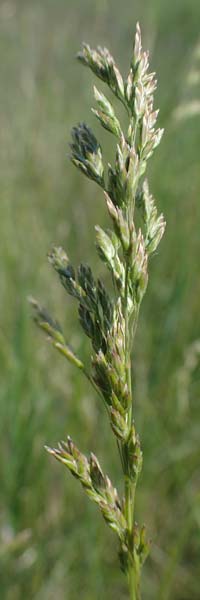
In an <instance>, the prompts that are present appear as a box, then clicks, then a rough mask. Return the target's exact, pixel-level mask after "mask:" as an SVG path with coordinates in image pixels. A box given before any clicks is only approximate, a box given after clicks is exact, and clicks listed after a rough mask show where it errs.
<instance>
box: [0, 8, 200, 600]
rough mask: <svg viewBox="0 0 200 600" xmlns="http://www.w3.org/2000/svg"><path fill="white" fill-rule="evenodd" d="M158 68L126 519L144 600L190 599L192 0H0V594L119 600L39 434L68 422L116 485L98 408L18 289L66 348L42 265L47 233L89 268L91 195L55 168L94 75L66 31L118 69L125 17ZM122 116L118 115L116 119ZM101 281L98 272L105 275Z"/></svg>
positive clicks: (199, 89) (58, 301)
mask: <svg viewBox="0 0 200 600" xmlns="http://www.w3.org/2000/svg"><path fill="white" fill-rule="evenodd" d="M137 19H139V20H140V23H141V27H142V32H143V45H144V47H145V48H148V47H149V48H150V52H151V64H152V67H153V69H155V70H156V71H157V74H158V80H159V87H158V92H157V102H156V104H157V106H159V107H160V126H164V127H165V129H166V133H165V136H164V138H163V141H162V144H161V146H160V148H159V150H158V151H157V153H156V154H155V157H154V159H153V160H152V161H151V162H152V164H151V168H150V181H151V188H152V191H153V193H154V194H155V196H156V198H157V199H158V204H159V207H160V209H161V210H162V211H163V212H164V214H165V217H166V220H167V231H166V235H165V238H164V240H163V241H162V244H161V249H160V251H159V255H158V256H157V257H156V258H155V259H154V260H153V261H152V268H151V276H150V284H149V289H148V293H147V296H146V297H145V300H144V303H143V307H142V314H141V318H140V326H139V329H138V333H137V340H136V350H135V355H134V385H135V403H136V404H135V407H136V413H137V423H138V429H139V431H140V434H141V438H142V440H143V451H144V470H143V476H142V478H141V481H140V486H139V488H138V506H137V511H138V520H144V521H145V522H146V524H148V527H149V531H150V535H151V537H152V539H153V546H152V553H151V558H150V559H148V562H147V564H146V567H145V569H144V581H143V594H144V599H145V598H148V600H168V599H170V600H172V599H173V600H198V599H199V585H200V580H199V555H200V536H199V525H200V494H199V488H198V474H199V458H200V456H199V418H200V403H199V376H200V369H199V355H200V342H199V341H198V340H199V338H200V331H199V327H200V316H199V297H200V283H199V281H200V279H199V252H200V236H199V223H200V202H199V190H200V170H199V138H200V38H199V20H200V3H199V0H190V1H189V0H176V2H174V1H173V0H169V1H168V2H167V3H166V2H165V1H164V0H152V1H151V2H148V1H147V0H135V2H134V3H133V2H132V1H131V0H127V1H126V2H124V3H122V4H121V3H118V2H116V1H114V0H101V1H99V2H98V1H97V0H96V1H94V0H84V1H81V0H77V1H76V2H74V1H72V0H58V1H57V2H55V1H54V2H53V0H43V2H41V1H40V0H34V2H33V1H31V0H4V1H3V0H2V1H1V4H0V56H1V61H0V78H1V90H0V104H1V115H0V129H1V144H0V163H1V174H0V194H1V203H0V246H1V294H0V315H1V316H0V373H1V386H0V434H1V462H0V480H1V486H0V563H1V566H0V580H1V582H0V589H1V599H2V600H21V599H22V598H24V597H26V598H28V599H29V600H31V599H37V600H55V598H56V600H66V599H72V600H76V599H78V598H81V600H93V599H94V598H95V599H99V600H100V598H106V600H109V599H110V600H111V599H114V598H115V600H119V599H120V600H123V599H124V600H125V599H126V586H125V581H124V579H123V575H121V574H120V573H119V572H118V564H117V557H116V547H115V543H113V541H114V538H113V537H112V534H110V532H109V531H107V529H106V527H105V526H104V524H103V521H102V519H101V517H100V516H99V515H98V514H97V513H96V511H95V508H93V506H92V504H90V503H89V502H88V500H87V499H85V498H84V495H83V494H81V490H80V489H79V487H78V486H76V482H74V480H73V479H72V478H70V477H69V475H68V474H66V475H67V476H66V478H65V476H64V473H63V469H62V468H61V467H60V466H59V465H58V464H55V461H53V460H52V461H51V459H49V457H48V456H47V455H46V454H45V452H44V451H43V445H44V443H49V444H54V443H55V442H56V441H57V440H58V439H62V438H64V437H65V436H66V435H67V433H70V434H71V435H72V437H73V438H74V440H75V441H76V442H77V443H78V445H79V446H80V448H81V449H82V450H83V451H85V452H88V451H89V450H90V449H93V450H94V452H95V453H96V454H97V455H98V456H99V458H100V459H101V463H102V464H103V465H104V466H105V468H106V469H107V472H108V474H110V475H111V477H112V479H115V481H116V482H118V481H120V475H121V474H120V468H119V465H118V463H117V458H116V453H115V447H114V444H113V443H112V442H111V440H110V431H109V425H108V423H107V419H106V415H105V414H104V410H103V407H102V406H101V405H100V403H99V400H98V398H97V397H94V394H93V393H92V391H91V390H90V389H89V390H88V387H87V385H86V383H85V382H84V381H82V379H81V376H80V378H79V377H77V372H76V371H75V372H74V371H73V368H70V366H68V364H67V363H65V361H64V359H62V357H59V355H57V354H55V353H54V351H53V349H52V348H51V347H50V346H48V344H46V343H45V340H44V338H43V336H42V335H40V332H38V331H37V330H35V329H34V326H33V324H32V322H31V319H30V310H29V307H28V305H27V300H26V298H27V295H28V294H30V293H33V294H34V296H36V297H38V299H40V300H41V301H42V302H43V303H44V304H45V305H46V306H47V308H49V309H50V310H51V312H52V314H54V315H55V316H56V317H57V318H58V319H60V321H61V322H62V323H63V324H64V325H65V331H66V332H67V334H66V337H67V338H68V340H69V341H70V342H71V343H72V344H73V345H74V347H75V348H76V349H78V350H79V352H80V353H82V354H83V355H84V354H87V352H88V351H89V345H88V344H87V342H86V341H85V340H84V343H83V338H82V336H81V335H80V330H79V327H78V324H77V319H76V314H75V310H76V309H75V308H74V305H73V304H72V303H71V302H70V300H69V299H68V300H67V302H66V296H65V293H64V290H62V289H60V286H59V285H58V282H57V280H56V277H55V275H54V273H53V272H52V271H51V269H50V267H49V266H48V264H47V262H46V254H47V251H48V250H49V248H50V247H51V245H52V243H56V244H58V245H59V244H61V245H63V246H64V247H65V248H66V249H67V252H68V254H69V255H70V256H71V258H72V260H73V262H74V263H75V264H78V262H79V261H81V260H85V261H88V262H90V264H91V265H92V266H93V267H94V268H95V270H96V271H97V270H98V269H100V266H99V263H98V261H97V258H96V255H95V252H94V233H93V226H94V224H96V223H97V222H98V223H100V224H103V222H104V220H105V219H106V218H107V215H106V210H105V205H104V202H103V198H102V195H101V192H98V190H97V189H96V187H95V185H93V183H92V182H91V183H90V182H88V180H87V179H84V178H83V177H81V175H80V174H79V173H78V172H77V171H76V170H75V169H74V167H73V166H72V165H71V164H70V163H69V162H67V157H66V153H67V141H68V140H69V135H70V129H71V127H72V126H73V125H74V124H75V123H77V122H78V121H79V120H85V121H86V122H87V123H88V124H91V125H92V127H93V128H94V130H95V131H96V133H97V137H99V138H100V139H101V142H102V144H103V145H104V148H105V152H106V154H107V153H108V152H111V153H112V147H110V146H109V147H108V146H107V143H108V139H109V137H110V136H108V137H107V135H106V132H105V134H104V133H102V131H101V130H100V127H98V124H97V123H96V122H95V119H94V117H93V116H92V115H91V113H90V106H91V101H92V92H91V86H92V82H93V77H92V75H91V74H90V73H89V71H87V70H85V69H83V68H82V67H81V66H80V65H78V64H77V63H76V62H75V61H74V55H75V53H76V51H77V50H78V49H79V48H80V44H81V42H82V40H85V41H88V42H89V43H90V44H91V45H97V44H98V43H101V44H102V45H103V44H105V45H107V46H108V47H109V49H110V50H111V52H113V54H114V55H115V57H116V60H117V61H118V62H119V65H120V67H121V69H122V70H123V72H126V70H127V68H128V64H127V61H128V60H129V57H130V50H131V43H132V38H133V33H134V29H135V23H136V20H137ZM123 118H124V117H123ZM109 144H110V141H109ZM105 276H106V277H107V275H105Z"/></svg>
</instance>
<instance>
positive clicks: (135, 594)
mask: <svg viewBox="0 0 200 600" xmlns="http://www.w3.org/2000/svg"><path fill="white" fill-rule="evenodd" d="M128 277H129V265H128V261H127V264H126V273H125V295H124V318H125V361H126V381H127V385H128V390H129V407H128V425H129V429H131V425H132V411H133V407H132V383H131V343H130V340H131V336H130V332H129V326H130V317H129V311H128ZM137 317H138V311H137V315H136V323H135V326H136V325H137ZM134 333H135V328H134ZM127 452H128V449H127V446H126V445H125V447H124V451H123V453H124V488H125V489H124V493H125V516H126V521H127V529H128V536H130V539H132V538H133V528H134V504H135V489H136V484H135V483H133V482H132V481H131V479H130V477H129V475H128V472H127V459H126V457H127ZM128 585H129V596H130V600H140V599H141V596H140V582H139V573H138V571H137V568H136V564H135V560H134V554H133V555H132V556H130V557H129V560H128Z"/></svg>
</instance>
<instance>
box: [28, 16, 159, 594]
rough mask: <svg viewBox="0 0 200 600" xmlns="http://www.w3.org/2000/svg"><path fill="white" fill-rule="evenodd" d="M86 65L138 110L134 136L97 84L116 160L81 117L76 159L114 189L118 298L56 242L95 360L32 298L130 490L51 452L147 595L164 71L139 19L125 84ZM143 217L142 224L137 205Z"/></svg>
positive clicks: (110, 197) (133, 585) (103, 252)
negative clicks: (138, 500) (141, 420)
mask: <svg viewBox="0 0 200 600" xmlns="http://www.w3.org/2000/svg"><path fill="white" fill-rule="evenodd" d="M78 59H79V61H80V62H81V63H82V64H84V65H85V66H88V67H89V68H90V69H91V70H92V72H93V73H94V74H95V75H96V76H97V78H99V79H100V80H101V81H103V82H104V83H106V84H107V86H108V88H109V89H110V90H111V91H112V92H113V93H114V95H115V96H116V97H117V99H118V100H120V101H121V102H122V103H123V105H124V107H125V108H126V111H127V113H128V118H129V124H128V130H127V132H123V130H122V126H121V123H120V120H119V118H118V116H117V115H116V112H115V110H114V108H113V106H112V103H111V102H110V100H109V99H108V98H107V97H106V96H105V95H104V94H103V93H102V92H101V91H99V90H98V89H97V88H96V87H94V99H95V102H96V108H94V109H93V113H94V114H95V116H96V117H97V119H98V122H99V123H100V124H101V125H102V127H103V128H105V129H106V130H107V131H108V132H110V133H112V134H114V136H115V138H116V154H115V161H114V164H113V165H111V164H108V166H107V167H106V165H105V164H104V158H103V153H102V149H101V146H100V144H99V142H98V141H97V139H96V137H95V135H94V134H93V132H92V131H91V129H90V128H89V127H88V126H87V125H85V124H84V123H79V124H78V125H77V126H76V127H74V128H73V129H72V143H71V146H70V157H71V160H72V162H73V163H74V165H75V166H76V167H77V168H78V169H79V170H80V171H81V172H82V173H84V174H85V175H86V176H87V177H88V178H89V179H92V180H93V181H94V182H96V183H97V184H98V185H100V187H102V188H103V190H104V195H105V202H106V205H107V209H108V216H109V218H110V223H109V225H110V228H108V229H106V230H103V229H102V228H101V227H99V226H96V249H97V252H98V255H99V258H100V260H101V261H103V263H105V265H106V267H107V268H108V270H109V271H110V273H111V275H112V282H113V294H112V296H111V295H110V293H109V292H108V291H107V290H106V289H105V286H104V284H103V282H102V281H100V280H99V279H98V280H96V279H95V277H94V276H93V274H92V271H91V269H90V267H88V266H87V265H84V264H81V265H80V266H79V267H78V269H77V270H75V269H74V267H73V266H72V265H71V263H70V261H69V259H68V256H67V255H66V253H65V252H64V250H62V248H54V249H53V250H52V251H51V252H50V254H49V261H50V263H51V264H52V266H53V268H54V269H55V271H56V272H57V274H58V277H59V279H60V281H61V283H62V285H63V286H64V288H65V290H66V292H67V293H68V294H69V295H71V296H72V297H73V298H74V299H75V300H76V301H77V302H78V314H79V320H80V324H81V327H82V329H83V331H84V333H85V334H86V335H87V336H88V338H89V339H90V341H91V346H92V357H91V364H90V365H89V367H88V366H85V365H84V364H83V363H82V361H81V360H80V359H79V358H78V357H77V356H76V355H75V354H74V353H73V351H72V350H71V349H70V347H69V346H68V344H67V343H66V342H65V338H64V335H63V333H62V330H61V328H60V326H59V325H58V323H57V321H54V320H53V319H52V318H51V317H50V316H49V315H48V313H47V312H46V311H45V310H44V309H42V308H41V307H40V306H39V304H38V303H37V302H36V301H32V305H33V309H34V313H35V321H36V323H37V324H38V325H39V326H40V327H41V328H42V329H43V330H44V331H45V332H46V333H47V334H48V337H49V339H50V341H51V342H52V344H53V346H54V347H55V348H57V349H58V350H59V351H60V352H61V353H62V354H63V355H64V356H65V357H66V358H67V359H68V360H69V361H70V362H71V363H72V364H73V365H74V366H76V367H77V368H78V369H80V370H82V371H83V373H84V374H85V375H86V376H87V377H88V380H89V382H90V383H91V384H92V385H93V387H94V388H95V390H96V391H98V392H99V395H100V397H101V398H102V399H103V401H104V404H105V407H106V411H107V414H108V418H109V421H110V425H111V429H112V432H113V434H114V436H115V438H116V441H117V446H118V449H119V454H120V458H121V464H122V470H123V478H124V496H123V498H122V499H121V500H120V498H119V494H118V492H117V490H116V489H115V487H114V486H113V484H112V483H111V481H110V479H109V478H108V477H107V476H106V475H105V474H104V473H103V470H102V468H101V467H100V464H99V461H98V459H97V458H96V456H95V455H94V454H91V456H90V459H89V460H88V459H87V458H86V456H84V455H83V454H82V453H81V452H80V451H79V450H78V448H77V447H76V446H75V444H74V443H73V442H72V440H71V438H70V437H68V439H67V441H66V442H61V443H60V444H58V448H48V447H47V450H48V452H50V454H52V455H53V456H54V457H55V458H56V459H57V460H59V461H60V462H61V463H62V464H63V465H65V466H66V467H67V468H68V469H69V470H70V471H71V473H72V475H73V476H74V477H76V479H78V480H79V481H80V483H81V485H82V486H83V489H84V490H85V492H86V494H87V495H88V496H89V497H90V499H91V500H92V501H94V502H95V503H96V504H97V506H98V507H99V509H100V511H101V513H102V515H103V517H104V519H105V521H106V522H107V524H108V525H109V526H110V527H111V529H113V530H114V531H115V533H116V534H117V537H118V541H119V557H120V564H121V568H122V570H123V571H124V572H125V573H126V575H127V578H128V585H129V593H130V600H139V599H140V598H141V590H140V580H141V570H142V566H143V564H144V561H145V559H146V557H147V555H148V552H149V548H150V543H149V540H148V536H147V534H146V529H145V527H144V525H142V526H139V525H138V524H137V523H136V521H135V493H136V487H137V482H138V478H139V475H140V472H141V469H142V461H143V457H142V449H141V442H140V438H139V435H138V433H137V431H136V425H135V422H134V411H133V395H132V374H131V352H132V345H133V338H134V335H135V331H136V327H137V322H138V315H139V310H140V305H141V302H142V299H143V296H144V294H145V292H146V289H147V284H148V260H149V255H150V254H152V253H155V251H156V249H157V246H158V244H159V242H160V240H161V238H162V236H163V233H164V230H165V220H164V217H163V215H162V214H161V215H159V214H158V210H157V207H156V204H155V200H154V198H153V196H152V195H151V193H150V191H149V186H148V182H147V179H144V175H145V173H146V168H147V162H148V160H149V158H150V157H151V156H152V154H153V152H154V150H155V149H156V148H157V146H158V144H159V143H160V140H161V138H162V134H163V129H160V128H159V127H157V118H158V111H157V110H155V109H154V105H153V103H154V92H155V90H156V84H157V82H156V80H155V74H154V73H151V72H149V58H148V53H147V52H143V50H142V44H141V32H140V27H139V24H137V26H136V35H135V41H134V47H133V54H132V58H131V62H130V68H129V71H128V75H127V78H126V79H125V80H123V78H122V75H121V74H120V71H119V69H118V67H117V66H116V63H115V61H114V59H113V57H112V56H111V54H110V52H109V51H108V50H107V49H106V48H100V47H98V48H97V50H92V49H91V48H90V46H89V45H87V44H84V45H83V48H82V51H81V52H80V53H79V54H78ZM136 210H138V211H139V212H140V217H141V218H140V221H141V223H142V225H141V227H140V228H139V229H137V228H136V224H135V211H136Z"/></svg>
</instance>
